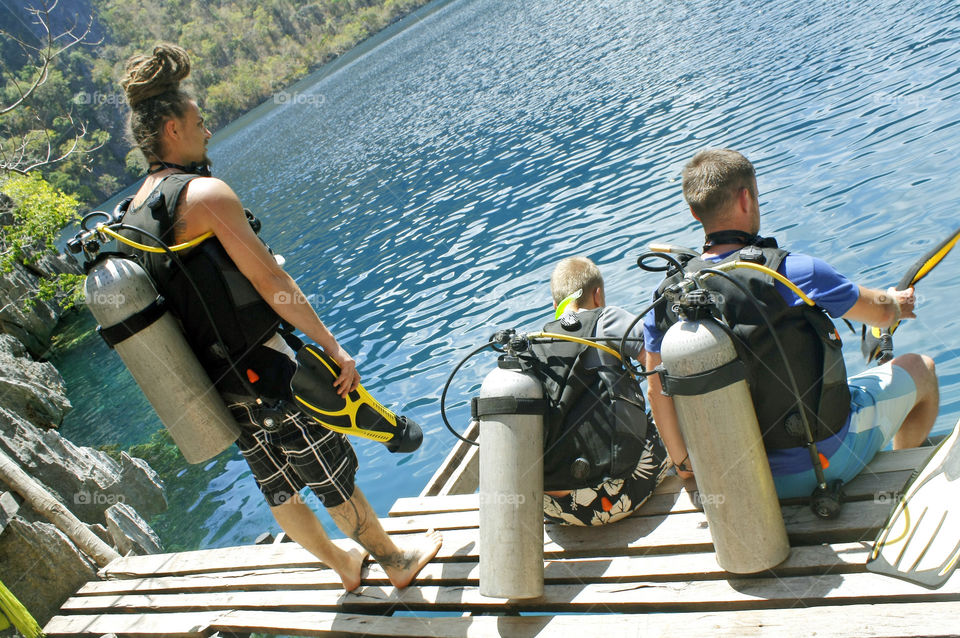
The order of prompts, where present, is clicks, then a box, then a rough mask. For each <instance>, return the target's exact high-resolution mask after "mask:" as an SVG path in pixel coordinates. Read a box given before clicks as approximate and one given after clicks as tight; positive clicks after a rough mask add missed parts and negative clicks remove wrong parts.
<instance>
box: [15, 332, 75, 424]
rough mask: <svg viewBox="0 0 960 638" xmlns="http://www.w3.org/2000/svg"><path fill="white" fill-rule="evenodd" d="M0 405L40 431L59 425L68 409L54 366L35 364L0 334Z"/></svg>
mask: <svg viewBox="0 0 960 638" xmlns="http://www.w3.org/2000/svg"><path fill="white" fill-rule="evenodd" d="M0 405H2V406H4V407H5V408H7V409H8V410H11V411H13V412H16V413H17V414H19V415H21V416H23V417H26V418H27V419H29V420H30V422H31V423H33V424H34V425H36V426H39V427H43V428H46V427H56V426H58V425H60V423H62V422H63V417H64V415H65V414H66V413H67V412H68V411H69V410H70V408H71V405H70V401H69V400H68V399H67V396H66V388H65V387H64V384H63V377H61V376H60V373H59V372H58V371H57V369H56V368H54V367H53V364H52V363H46V362H40V361H34V360H33V359H32V358H31V357H30V355H29V354H28V353H27V348H26V347H25V346H24V345H23V344H22V343H21V342H20V341H19V340H18V339H17V338H16V337H14V336H12V335H8V334H0Z"/></svg>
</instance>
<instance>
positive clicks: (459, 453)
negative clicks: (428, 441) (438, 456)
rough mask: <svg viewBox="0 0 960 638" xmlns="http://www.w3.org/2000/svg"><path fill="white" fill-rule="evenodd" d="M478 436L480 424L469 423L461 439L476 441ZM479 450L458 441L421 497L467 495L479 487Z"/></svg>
mask: <svg viewBox="0 0 960 638" xmlns="http://www.w3.org/2000/svg"><path fill="white" fill-rule="evenodd" d="M479 434H480V424H479V423H477V422H476V421H471V422H470V425H469V426H468V427H467V430H466V432H464V433H463V437H464V438H465V439H467V440H470V441H476V440H477V437H478V436H479ZM477 450H479V448H478V447H477V446H476V445H470V444H469V443H466V442H464V441H460V440H458V441H457V442H456V443H455V444H454V446H453V449H451V450H450V452H449V453H448V454H447V457H446V458H445V459H444V460H443V462H442V463H441V464H440V467H438V468H437V471H436V472H434V473H433V476H432V477H430V480H429V481H427V485H426V487H424V488H423V491H422V492H420V495H421V496H444V495H447V494H469V493H471V492H474V491H476V489H477V487H478V486H479V485H480V456H479V455H478V454H477Z"/></svg>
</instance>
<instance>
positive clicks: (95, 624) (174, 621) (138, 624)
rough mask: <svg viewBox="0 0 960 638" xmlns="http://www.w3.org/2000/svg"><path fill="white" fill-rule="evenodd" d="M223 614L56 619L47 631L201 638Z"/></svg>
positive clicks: (206, 612) (97, 634)
mask: <svg viewBox="0 0 960 638" xmlns="http://www.w3.org/2000/svg"><path fill="white" fill-rule="evenodd" d="M222 615H223V612H222V611H194V612H182V613H178V614H151V613H146V614H109V613H107V614H90V615H81V616H63V615H61V616H54V617H53V618H51V619H50V621H49V622H48V623H47V625H46V627H44V628H43V631H44V633H45V634H46V635H47V636H104V635H107V634H115V635H117V636H137V637H142V638H146V637H148V636H151V637H152V636H163V637H165V638H167V637H169V638H199V637H201V636H208V635H209V634H210V632H211V630H210V628H209V627H210V623H212V622H214V621H215V620H216V619H217V618H219V617H220V616H222Z"/></svg>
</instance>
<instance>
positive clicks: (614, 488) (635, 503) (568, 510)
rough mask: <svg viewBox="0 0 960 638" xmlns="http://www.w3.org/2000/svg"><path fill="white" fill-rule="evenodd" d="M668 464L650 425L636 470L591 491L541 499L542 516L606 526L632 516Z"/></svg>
mask: <svg viewBox="0 0 960 638" xmlns="http://www.w3.org/2000/svg"><path fill="white" fill-rule="evenodd" d="M669 469H670V461H669V459H668V458H667V451H666V450H665V449H664V447H663V443H662V442H661V441H660V435H659V434H658V433H657V430H656V428H655V427H654V425H653V422H652V421H651V422H650V425H649V428H648V433H647V443H646V445H645V446H644V450H643V453H642V454H641V455H640V459H639V460H638V461H637V465H636V467H635V468H634V469H633V471H632V472H631V473H630V474H629V475H627V476H626V477H625V478H618V479H608V480H606V481H604V482H603V483H601V484H600V485H597V486H595V487H586V488H580V489H576V490H573V491H572V492H570V493H569V494H567V495H566V496H559V497H556V496H550V495H549V494H544V495H543V516H544V518H545V519H547V520H548V521H550V522H553V523H558V524H560V525H580V526H584V527H590V526H597V525H606V524H607V523H613V522H616V521H619V520H620V519H622V518H626V517H627V516H630V515H631V514H633V513H634V512H635V511H637V509H639V508H640V506H641V505H643V504H644V502H646V500H647V499H648V498H650V495H651V494H653V490H654V489H655V488H656V487H657V485H659V484H660V482H661V481H662V480H663V478H664V476H666V473H667V470H669Z"/></svg>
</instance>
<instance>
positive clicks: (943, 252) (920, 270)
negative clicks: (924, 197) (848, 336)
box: [860, 228, 960, 365]
mask: <svg viewBox="0 0 960 638" xmlns="http://www.w3.org/2000/svg"><path fill="white" fill-rule="evenodd" d="M957 242H960V228H958V229H957V230H955V231H954V232H953V234H952V235H950V236H949V237H947V238H946V239H944V240H943V241H942V242H940V243H939V244H937V245H936V246H934V247H933V248H931V249H930V250H928V251H927V252H926V254H925V255H924V256H923V257H921V258H920V259H918V260H917V261H915V262H914V264H913V265H912V266H910V268H909V269H908V270H907V272H906V274H904V276H903V277H901V278H900V282H899V283H898V284H897V286H896V289H897V290H906V289H907V288H910V287H911V286H915V285H916V284H917V282H919V281H920V280H921V279H923V278H924V277H926V276H927V275H928V274H929V273H930V271H931V270H933V269H934V267H936V265H937V264H939V263H940V262H941V261H943V258H944V257H946V256H947V254H948V253H949V252H950V251H951V250H953V247H954V246H956V245H957ZM899 326H900V322H899V321H898V322H897V323H895V324H893V325H892V326H890V327H889V328H883V329H881V328H877V327H876V326H868V325H866V324H864V325H863V329H862V331H861V333H860V352H862V353H863V357H864V359H866V360H867V363H870V362H871V361H874V360H876V362H877V365H882V364H884V363H886V362H887V361H889V360H890V359H892V358H893V333H894V332H896V331H897V328H898V327H899Z"/></svg>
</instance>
